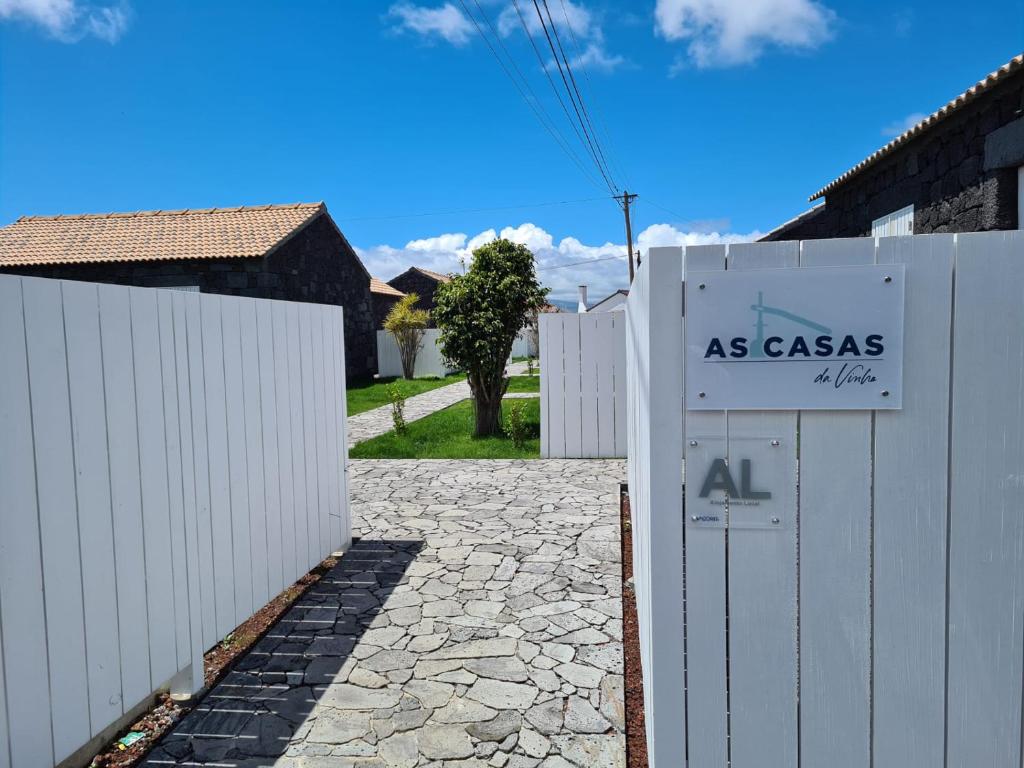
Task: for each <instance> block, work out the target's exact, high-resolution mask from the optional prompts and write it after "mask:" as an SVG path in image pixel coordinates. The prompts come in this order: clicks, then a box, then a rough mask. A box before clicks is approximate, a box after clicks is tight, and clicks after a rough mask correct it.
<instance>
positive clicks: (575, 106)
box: [533, 0, 618, 195]
mask: <svg viewBox="0 0 1024 768" xmlns="http://www.w3.org/2000/svg"><path fill="white" fill-rule="evenodd" d="M533 7H534V10H536V11H537V19H538V20H539V21H540V25H541V29H543V30H544V37H545V38H546V39H547V42H548V48H550V49H551V55H552V56H553V57H554V59H555V64H556V65H557V66H558V74H559V75H560V76H561V78H562V85H563V86H565V92H566V94H567V95H568V96H569V101H570V102H571V103H572V108H573V111H574V112H575V113H576V120H577V123H578V124H579V127H580V128H582V129H583V136H584V138H585V143H586V145H587V147H588V148H589V150H590V155H591V157H592V158H593V159H594V164H595V165H596V166H597V170H598V171H599V172H600V173H601V176H602V177H603V178H604V181H605V184H607V185H608V189H609V191H610V192H611V193H612V195H615V194H616V192H617V191H618V190H617V188H616V186H615V184H614V183H612V181H611V179H610V178H609V177H608V173H607V172H606V171H605V168H604V166H603V165H602V164H601V159H600V157H599V155H598V153H597V149H596V148H595V146H594V142H593V140H591V138H590V134H589V133H588V132H587V126H586V125H585V124H584V121H583V116H582V115H581V114H580V108H579V105H578V104H577V103H576V99H575V97H574V96H573V91H572V88H571V87H570V86H569V80H568V78H567V77H566V76H565V68H564V67H563V66H562V60H561V58H559V55H558V51H557V50H556V48H555V43H554V41H553V40H552V39H551V35H552V33H555V34H556V36H557V31H556V30H555V29H554V23H553V22H552V24H551V26H552V29H551V32H549V31H548V22H546V21H544V14H543V12H542V11H541V9H540V4H539V3H538V2H537V0H533ZM548 16H549V17H550V13H549V14H548ZM559 47H561V44H559ZM567 63H568V62H567ZM571 119H572V118H571V117H570V120H571Z"/></svg>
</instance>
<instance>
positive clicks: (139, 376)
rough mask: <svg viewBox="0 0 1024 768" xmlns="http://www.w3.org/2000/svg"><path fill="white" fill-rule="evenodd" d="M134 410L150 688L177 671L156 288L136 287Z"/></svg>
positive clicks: (133, 307) (132, 300)
mask: <svg viewBox="0 0 1024 768" xmlns="http://www.w3.org/2000/svg"><path fill="white" fill-rule="evenodd" d="M129 302H130V304H131V328H132V350H133V353H132V354H133V361H134V366H135V407H136V416H137V418H138V431H139V479H140V483H141V486H142V533H143V542H144V545H145V554H146V605H147V610H148V614H147V619H148V622H149V668H150V676H151V677H150V682H151V690H152V689H153V688H156V687H157V686H159V685H162V684H163V683H165V682H166V681H168V680H170V679H171V677H173V676H174V674H175V673H176V672H177V646H176V642H175V637H174V589H173V582H172V580H171V579H168V578H166V574H171V573H173V571H172V567H173V566H172V563H171V546H170V542H169V540H168V537H169V536H170V501H169V499H168V492H167V487H168V480H167V442H166V434H165V428H164V426H165V425H164V412H163V409H164V403H163V381H162V379H161V375H160V328H159V317H158V312H157V306H156V302H155V301H154V295H153V293H152V289H147V288H131V289H130V291H129Z"/></svg>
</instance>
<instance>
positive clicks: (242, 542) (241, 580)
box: [221, 297, 258, 628]
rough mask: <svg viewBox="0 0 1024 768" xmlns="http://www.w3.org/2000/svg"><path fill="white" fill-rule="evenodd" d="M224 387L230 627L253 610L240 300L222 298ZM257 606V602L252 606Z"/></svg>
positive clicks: (242, 619)
mask: <svg viewBox="0 0 1024 768" xmlns="http://www.w3.org/2000/svg"><path fill="white" fill-rule="evenodd" d="M222 301H223V305H222V307H221V324H222V327H223V329H224V391H225V393H226V397H225V406H226V412H227V425H228V480H229V484H230V489H231V540H232V544H233V547H234V559H233V567H234V587H235V615H234V617H232V622H233V623H232V628H234V627H236V626H238V625H239V624H241V623H242V621H244V620H245V618H246V617H248V616H250V615H252V612H253V608H254V606H253V584H252V536H251V532H250V518H249V503H250V502H249V474H248V471H247V470H248V467H247V457H246V436H245V398H244V392H245V385H244V383H243V379H244V378H245V373H244V370H243V367H242V329H241V324H242V323H241V302H242V300H241V299H239V298H236V297H230V298H224V299H223V300H222ZM256 607H258V606H256Z"/></svg>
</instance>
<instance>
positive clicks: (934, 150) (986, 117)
mask: <svg viewBox="0 0 1024 768" xmlns="http://www.w3.org/2000/svg"><path fill="white" fill-rule="evenodd" d="M810 202H812V203H816V205H815V206H814V207H813V208H810V209H809V210H807V211H805V212H803V213H801V214H800V215H798V216H796V217H794V218H793V219H791V220H789V221H787V222H786V223H784V224H782V225H780V226H778V227H776V228H775V229H774V230H772V231H771V232H769V233H768V234H767V235H766V236H765V237H764V238H763V239H764V240H809V239H817V238H827V237H862V236H871V235H873V236H876V237H887V236H893V235H910V234H929V233H938V232H984V231H989V230H1003V229H1018V228H1022V227H1024V54H1022V55H1019V56H1015V57H1014V58H1012V59H1011V60H1010V61H1008V62H1007V63H1006V64H1004V65H1003V66H1001V67H1000V68H999V69H997V70H995V71H994V72H992V73H991V74H989V75H988V76H987V77H985V78H983V79H982V80H980V81H978V82H977V83H975V84H974V85H972V86H971V87H970V88H968V89H967V90H966V91H964V92H963V93H961V94H960V95H959V96H957V97H955V98H954V99H953V100H952V101H950V102H948V103H946V104H945V105H943V106H942V107H940V108H939V109H937V110H936V111H935V112H933V113H932V114H930V115H928V116H927V117H925V118H924V119H922V120H920V121H919V122H917V123H916V124H915V125H913V126H912V127H911V128H909V129H908V130H907V131H905V132H903V133H902V134H900V135H899V136H897V137H896V138H894V139H893V140H892V141H890V142H889V143H888V144H886V145H885V146H884V147H881V148H880V149H878V150H877V151H875V152H873V153H872V154H870V155H869V156H868V157H866V158H864V159H863V160H861V161H860V162H858V163H857V164H856V165H854V166H853V167H851V168H850V169H849V170H847V171H845V172H844V173H842V174H840V175H839V176H838V177H837V178H836V179H834V180H833V181H831V182H829V183H828V184H826V185H825V186H824V187H822V188H821V189H819V190H818V191H817V192H815V193H813V194H812V195H811V196H810Z"/></svg>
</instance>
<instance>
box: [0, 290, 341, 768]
mask: <svg viewBox="0 0 1024 768" xmlns="http://www.w3.org/2000/svg"><path fill="white" fill-rule="evenodd" d="M0 361H2V365H0V768H22V767H23V766H24V767H32V766H42V767H43V768H47V767H48V766H52V765H55V764H56V763H58V762H60V761H62V760H64V759H66V758H68V757H69V756H70V755H72V754H74V753H75V752H76V750H78V749H79V748H81V747H82V746H83V745H85V744H87V742H89V741H90V739H92V738H93V737H95V736H97V735H98V734H101V733H102V732H103V731H104V729H105V728H107V727H108V726H110V725H111V724H112V723H115V722H116V721H118V719H119V718H121V717H122V715H123V714H125V713H127V712H129V711H130V710H131V709H132V708H133V707H135V706H136V705H137V704H139V703H140V702H143V701H145V700H146V699H147V697H148V696H150V695H151V693H152V692H153V691H155V690H158V689H160V688H161V687H163V686H166V685H168V683H169V681H171V680H172V679H176V683H175V684H176V686H180V687H183V688H186V689H191V690H196V689H198V688H199V687H201V685H202V654H203V651H204V649H207V648H209V647H211V646H212V645H214V644H215V643H216V642H217V641H219V640H220V639H221V638H223V637H224V636H225V635H226V634H227V633H228V632H230V631H231V630H232V629H233V628H234V627H235V626H237V625H238V624H239V623H241V622H242V621H244V620H245V619H246V618H248V617H249V616H250V615H251V614H252V613H253V612H254V611H255V610H257V609H259V608H260V607H262V606H263V605H264V604H265V603H266V602H268V600H269V599H270V598H271V597H273V596H274V595H276V594H277V593H278V592H280V591H281V590H282V589H283V588H284V587H286V586H288V585H290V584H291V583H293V582H294V581H295V580H296V579H297V578H298V577H299V576H300V575H302V574H303V573H305V572H306V571H307V570H309V569H310V568H311V567H312V566H313V565H315V564H316V563H318V562H319V561H320V560H321V559H322V558H323V557H324V556H326V555H327V554H329V553H330V552H332V551H334V550H337V549H339V548H343V547H345V546H347V544H348V542H349V540H350V522H349V512H348V489H347V483H346V479H345V470H344V465H345V461H346V457H347V453H346V440H345V376H344V370H345V367H344V345H343V337H342V317H341V310H340V308H338V307H327V306H314V305H310V304H287V303H283V302H276V301H263V300H255V299H246V298H236V297H227V296H212V295H205V294H204V295H200V294H196V293H186V292H179V291H170V290H155V289H148V288H128V287H123V286H113V285H96V284H93V283H79V282H62V281H56V280H44V279H35V278H19V277H12V276H6V275H5V276H0ZM189 676H190V677H189Z"/></svg>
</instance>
